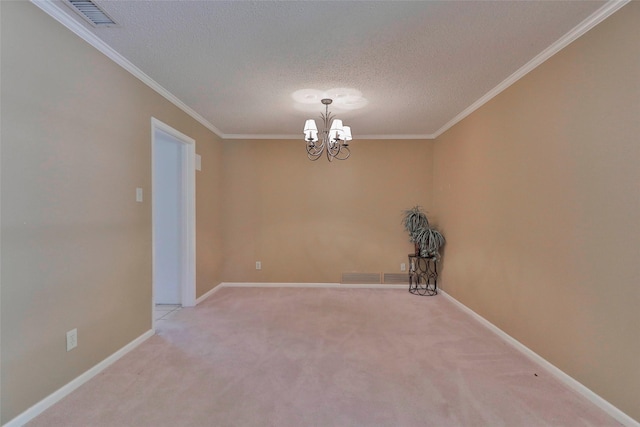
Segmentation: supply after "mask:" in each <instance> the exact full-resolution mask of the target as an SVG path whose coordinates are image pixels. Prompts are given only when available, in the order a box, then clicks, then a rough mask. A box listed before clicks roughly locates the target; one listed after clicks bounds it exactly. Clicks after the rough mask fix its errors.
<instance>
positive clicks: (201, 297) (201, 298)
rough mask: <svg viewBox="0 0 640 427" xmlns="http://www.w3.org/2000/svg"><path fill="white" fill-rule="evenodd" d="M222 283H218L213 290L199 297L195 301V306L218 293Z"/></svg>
mask: <svg viewBox="0 0 640 427" xmlns="http://www.w3.org/2000/svg"><path fill="white" fill-rule="evenodd" d="M223 285H224V283H219V284H218V285H216V286H214V287H213V288H211V289H210V290H209V291H207V292H205V293H204V294H202V295H200V296H199V297H198V298H197V299H196V305H198V304H200V303H201V302H202V301H204V300H206V299H207V298H209V297H210V296H211V295H213V294H215V293H216V292H218V291H219V290H220V289H222V288H223Z"/></svg>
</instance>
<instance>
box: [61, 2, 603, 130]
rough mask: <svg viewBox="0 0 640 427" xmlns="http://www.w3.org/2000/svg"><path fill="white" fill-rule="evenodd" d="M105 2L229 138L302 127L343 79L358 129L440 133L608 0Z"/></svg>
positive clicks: (100, 32) (165, 76) (173, 83)
mask: <svg viewBox="0 0 640 427" xmlns="http://www.w3.org/2000/svg"><path fill="white" fill-rule="evenodd" d="M96 3H97V4H99V5H100V6H101V7H102V8H103V9H105V11H106V12H107V13H109V15H111V17H113V18H114V19H115V20H116V21H117V22H118V23H119V24H120V25H121V26H120V27H116V28H91V31H92V32H93V33H94V34H95V35H97V36H98V37H99V38H100V39H102V40H103V41H104V42H106V43H107V44H108V45H109V46H111V47H112V48H113V49H115V50H116V51H117V52H118V53H120V54H121V55H122V56H124V57H125V58H126V59H128V60H129V61H130V62H131V63H133V64H134V65H135V66H137V67H138V68H139V69H141V70H142V71H143V72H144V73H146V74H147V75H148V76H150V77H151V78H152V79H153V80H155V81H156V82H157V83H159V84H160V85H161V86H163V87H164V88H165V89H167V90H168V91H169V92H171V93H172V94H173V95H175V96H176V97H177V98H179V99H180V100H181V101H182V102H183V103H184V104H186V105H188V106H189V107H190V108H191V109H193V110H195V111H196V112H197V113H199V114H200V115H201V116H202V117H204V118H205V119H206V120H207V121H208V122H209V123H211V124H212V125H213V126H214V127H215V128H217V129H218V130H219V132H220V134H221V135H222V136H225V137H230V138H233V137H240V136H254V137H266V136H269V135H278V136H282V135H291V136H295V137H302V127H303V125H304V119H306V118H316V117H317V116H318V115H319V114H320V113H321V112H323V111H324V107H323V106H322V104H321V103H320V102H319V99H314V98H313V97H314V96H318V97H322V93H323V92H327V91H330V90H331V89H339V90H337V91H334V92H333V96H334V97H335V96H342V97H344V100H346V101H347V102H344V103H340V102H336V103H335V105H333V106H332V108H330V110H331V111H332V112H334V113H335V114H337V116H338V117H339V118H342V119H343V120H344V122H345V124H349V125H351V128H352V130H353V134H354V138H358V137H362V136H365V135H366V136H376V137H384V136H393V137H427V136H429V135H434V134H437V133H438V132H439V131H441V130H442V129H443V127H444V126H445V125H447V123H449V122H450V121H451V120H452V119H454V118H455V117H456V116H457V115H459V114H460V113H461V112H462V111H463V110H465V109H466V108H467V107H469V106H470V105H472V104H473V103H474V102H476V101H477V100H478V99H480V98H481V97H483V96H484V95H485V94H487V93H488V92H489V91H491V90H492V89H494V88H495V87H496V86H498V85H499V84H500V83H501V82H503V81H504V80H505V79H507V78H508V77H509V76H511V75H512V74H513V73H514V72H516V71H517V70H518V69H519V68H521V67H522V66H524V65H525V64H526V63H527V62H529V61H530V60H531V59H532V58H534V57H535V56H536V55H538V54H539V53H540V52H542V51H543V50H544V49H546V48H547V47H549V46H550V45H552V44H553V43H554V42H556V41H557V40H558V39H560V38H561V37H562V36H564V35H565V34H566V33H568V32H569V31H571V30H572V29H573V28H574V27H576V26H577V25H578V24H580V23H581V22H582V21H583V20H585V19H586V18H588V17H589V15H591V14H592V13H594V12H595V11H596V10H597V9H598V8H600V7H601V6H603V4H604V3H605V2H604V1H410V2H405V1H375V2H368V1H353V2H351V1H349V2H347V1H344V2H337V1H281V2H279V1H113V0H111V1H107V0H97V1H96ZM63 8H65V9H66V10H68V8H66V7H63ZM71 14H72V15H74V14H73V13H71ZM82 22H83V25H85V26H87V25H86V24H85V23H84V21H82ZM87 28H89V27H88V26H87ZM340 88H342V89H340ZM309 102H311V103H309Z"/></svg>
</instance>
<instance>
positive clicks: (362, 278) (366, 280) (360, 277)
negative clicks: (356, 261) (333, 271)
mask: <svg viewBox="0 0 640 427" xmlns="http://www.w3.org/2000/svg"><path fill="white" fill-rule="evenodd" d="M342 283H343V284H356V283H363V284H377V283H380V273H342Z"/></svg>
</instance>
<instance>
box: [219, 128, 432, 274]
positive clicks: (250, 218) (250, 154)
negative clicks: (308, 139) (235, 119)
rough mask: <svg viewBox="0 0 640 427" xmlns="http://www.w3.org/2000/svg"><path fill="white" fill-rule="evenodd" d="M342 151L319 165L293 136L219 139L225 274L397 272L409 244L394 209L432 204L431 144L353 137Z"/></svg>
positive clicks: (323, 160) (403, 260) (396, 211)
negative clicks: (347, 153)
mask: <svg viewBox="0 0 640 427" xmlns="http://www.w3.org/2000/svg"><path fill="white" fill-rule="evenodd" d="M351 149H352V153H353V154H352V156H351V158H349V160H347V161H344V162H340V161H334V162H332V163H329V162H328V161H327V160H326V158H321V159H319V160H317V161H315V162H311V161H310V160H308V159H307V157H306V152H305V148H304V142H303V141H302V140H300V141H298V140H282V141H265V140H258V141H237V140H234V141H226V142H225V143H224V159H225V164H224V185H225V202H224V206H225V212H224V224H225V226H224V233H225V234H224V236H225V237H224V241H225V264H224V265H225V268H224V280H225V281H232V282H254V281H256V282H330V283H335V282H340V280H341V275H342V273H343V272H358V273H380V272H385V273H399V272H400V263H401V262H407V258H406V257H407V254H408V253H409V252H411V251H412V250H413V245H412V244H411V243H409V241H408V236H407V235H406V233H405V232H404V230H403V228H402V225H401V216H402V210H404V209H407V208H410V207H412V206H414V205H422V206H423V207H424V208H425V209H427V210H428V211H430V210H431V207H432V206H431V205H432V204H431V191H430V189H431V188H432V143H431V142H425V141H401V140H398V141H381V140H371V141H362V140H358V141H353V144H352V145H351ZM255 261H261V262H262V270H260V271H256V269H255Z"/></svg>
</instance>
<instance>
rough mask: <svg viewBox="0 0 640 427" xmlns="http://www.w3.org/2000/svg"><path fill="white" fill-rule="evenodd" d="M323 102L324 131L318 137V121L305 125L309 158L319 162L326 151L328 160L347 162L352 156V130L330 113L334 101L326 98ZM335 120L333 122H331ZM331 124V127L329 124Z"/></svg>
mask: <svg viewBox="0 0 640 427" xmlns="http://www.w3.org/2000/svg"><path fill="white" fill-rule="evenodd" d="M320 102H322V103H323V104H324V106H325V111H324V114H320V118H321V119H322V125H323V128H322V131H321V132H320V136H319V137H318V133H319V132H318V128H317V127H316V121H315V120H313V119H309V120H307V121H306V122H305V124H304V140H305V141H306V143H307V157H309V160H318V159H319V158H320V156H322V152H323V151H326V153H327V159H328V160H329V161H332V160H333V159H338V160H347V159H348V158H349V156H350V155H351V151H350V150H349V141H351V139H352V138H351V128H350V127H349V126H343V125H342V120H339V119H336V118H334V116H333V115H332V114H331V113H330V112H329V104H331V103H332V102H333V100H332V99H329V98H324V99H322V100H321V101H320ZM332 119H333V122H331V120H332ZM330 122H331V127H329V123H330Z"/></svg>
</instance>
